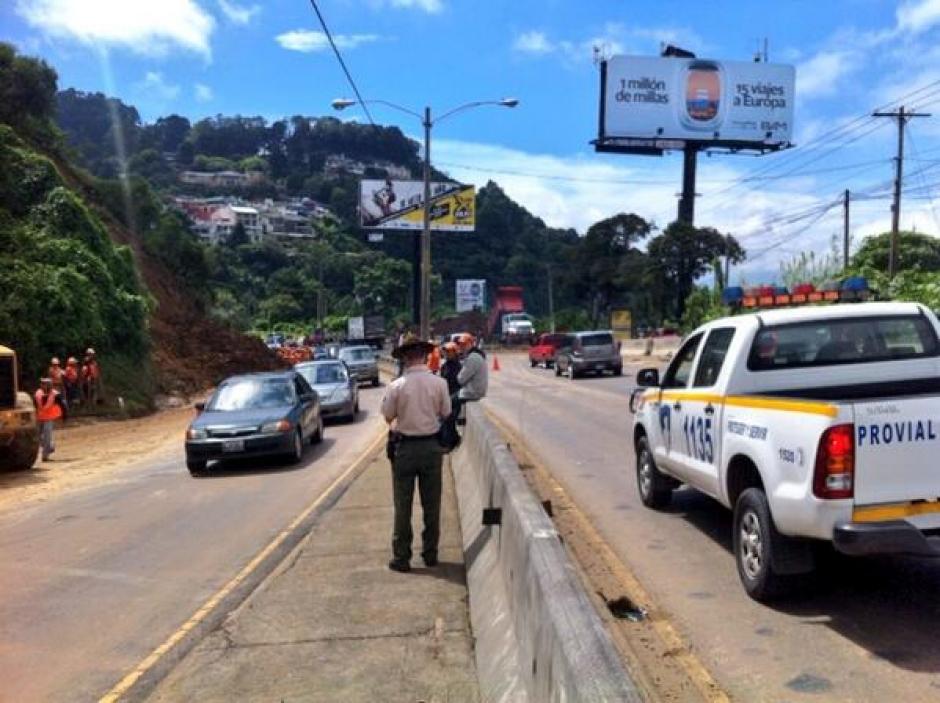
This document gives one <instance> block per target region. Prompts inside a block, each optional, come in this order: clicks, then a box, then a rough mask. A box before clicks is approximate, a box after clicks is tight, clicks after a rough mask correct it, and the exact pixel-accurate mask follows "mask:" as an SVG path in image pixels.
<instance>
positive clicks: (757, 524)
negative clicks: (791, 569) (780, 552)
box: [734, 488, 794, 602]
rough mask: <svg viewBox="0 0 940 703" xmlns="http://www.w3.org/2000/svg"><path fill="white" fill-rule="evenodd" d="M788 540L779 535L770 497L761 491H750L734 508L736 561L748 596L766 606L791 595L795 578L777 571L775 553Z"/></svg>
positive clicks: (739, 497) (746, 491) (757, 489)
mask: <svg viewBox="0 0 940 703" xmlns="http://www.w3.org/2000/svg"><path fill="white" fill-rule="evenodd" d="M785 540H787V537H785V536H783V535H781V534H780V533H779V532H777V528H776V526H775V525H774V521H773V518H772V517H771V514H770V504H769V503H768V502H767V496H766V495H764V492H763V491H762V490H761V489H760V488H748V489H747V490H745V491H744V492H743V493H741V495H740V496H738V501H737V503H736V504H735V506H734V561H735V564H736V565H737V567H738V576H739V577H740V578H741V584H742V585H743V586H744V590H745V591H746V592H747V594H748V595H749V596H750V597H751V598H753V599H754V600H756V601H760V602H766V601H770V600H774V599H776V598H780V597H781V596H784V595H787V594H788V593H789V592H790V591H791V590H792V588H793V585H794V581H793V577H792V576H788V575H786V576H785V575H781V574H779V573H777V572H776V571H774V567H773V564H774V559H775V558H776V554H775V549H776V546H777V545H781V546H782V545H783V544H784V542H785Z"/></svg>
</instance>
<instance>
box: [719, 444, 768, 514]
mask: <svg viewBox="0 0 940 703" xmlns="http://www.w3.org/2000/svg"><path fill="white" fill-rule="evenodd" d="M725 476H726V477H725V491H726V495H727V496H728V503H729V505H730V506H731V508H732V509H733V508H734V506H735V504H736V503H737V502H738V496H740V495H741V494H742V493H744V491H746V490H747V489H748V488H759V489H761V490H764V481H763V479H762V478H761V475H760V470H759V469H758V468H757V464H756V463H755V462H754V460H753V459H751V458H750V457H749V456H747V455H746V454H735V455H734V456H733V457H731V461H729V462H728V469H727V471H726V472H725Z"/></svg>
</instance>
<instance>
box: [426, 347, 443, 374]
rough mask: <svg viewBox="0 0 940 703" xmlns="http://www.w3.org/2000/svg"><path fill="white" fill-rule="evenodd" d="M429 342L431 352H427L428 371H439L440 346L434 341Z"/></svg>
mask: <svg viewBox="0 0 940 703" xmlns="http://www.w3.org/2000/svg"><path fill="white" fill-rule="evenodd" d="M429 344H430V345H431V353H430V354H428V371H430V372H431V373H439V372H440V370H441V348H440V347H439V346H437V345H436V344H434V342H429Z"/></svg>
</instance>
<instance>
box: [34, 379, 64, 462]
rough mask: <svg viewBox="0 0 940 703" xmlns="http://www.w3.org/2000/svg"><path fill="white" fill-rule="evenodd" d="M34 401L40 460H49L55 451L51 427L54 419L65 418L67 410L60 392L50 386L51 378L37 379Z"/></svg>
mask: <svg viewBox="0 0 940 703" xmlns="http://www.w3.org/2000/svg"><path fill="white" fill-rule="evenodd" d="M34 400H35V401H36V420H37V422H38V423H39V446H40V447H41V448H42V460H43V461H49V457H50V456H52V454H53V453H54V452H55V439H54V437H53V436H52V429H53V426H54V425H55V421H56V420H61V419H64V418H65V414H66V412H67V410H66V407H65V400H64V399H63V398H62V394H61V393H59V391H57V390H56V389H55V388H53V387H52V379H51V378H48V377H46V378H43V379H41V380H40V381H39V390H37V391H36V395H35V396H34Z"/></svg>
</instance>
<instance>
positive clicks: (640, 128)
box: [598, 56, 796, 152]
mask: <svg viewBox="0 0 940 703" xmlns="http://www.w3.org/2000/svg"><path fill="white" fill-rule="evenodd" d="M795 77H796V73H795V70H794V68H793V66H788V65H784V64H772V63H763V62H749V61H712V60H703V59H690V58H675V57H666V58H660V57H650V56H614V57H612V58H611V59H609V60H608V61H607V62H606V63H605V64H604V65H603V67H602V70H601V115H600V124H599V135H598V136H599V139H598V147H599V148H600V147H602V146H604V145H606V144H616V143H617V142H621V143H622V145H623V146H625V147H631V146H634V147H637V148H638V149H642V148H644V147H646V148H649V149H650V150H651V151H654V152H655V151H656V150H662V149H681V148H683V147H684V146H685V142H687V141H692V142H697V143H700V144H701V143H704V144H703V145H704V146H706V147H707V146H708V143H713V144H714V145H715V146H731V147H737V148H745V149H746V148H758V149H776V148H781V147H785V146H788V145H789V144H790V138H791V135H792V132H793V102H794V93H793V91H794V83H795Z"/></svg>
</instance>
